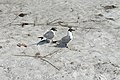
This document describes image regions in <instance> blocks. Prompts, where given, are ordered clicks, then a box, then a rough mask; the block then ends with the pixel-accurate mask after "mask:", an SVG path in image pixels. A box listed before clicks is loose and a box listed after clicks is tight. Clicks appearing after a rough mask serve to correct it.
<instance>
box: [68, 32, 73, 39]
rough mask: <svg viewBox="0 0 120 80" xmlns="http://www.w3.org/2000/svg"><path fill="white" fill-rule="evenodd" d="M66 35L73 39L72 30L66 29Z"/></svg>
mask: <svg viewBox="0 0 120 80" xmlns="http://www.w3.org/2000/svg"><path fill="white" fill-rule="evenodd" d="M67 36H70V39H73V35H72V32H70V31H68V33H67Z"/></svg>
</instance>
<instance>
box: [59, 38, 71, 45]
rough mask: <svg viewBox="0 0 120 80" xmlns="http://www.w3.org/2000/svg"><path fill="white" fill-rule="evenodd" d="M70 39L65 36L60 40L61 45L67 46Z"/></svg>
mask: <svg viewBox="0 0 120 80" xmlns="http://www.w3.org/2000/svg"><path fill="white" fill-rule="evenodd" d="M70 40H71V39H70V36H65V37H63V38H62V39H61V41H60V42H61V43H64V44H67V43H68V42H69V41H70Z"/></svg>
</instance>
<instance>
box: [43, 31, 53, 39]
mask: <svg viewBox="0 0 120 80" xmlns="http://www.w3.org/2000/svg"><path fill="white" fill-rule="evenodd" d="M43 36H44V37H45V38H47V39H52V38H53V37H54V33H53V32H52V31H48V32H46V33H45V34H44V35H43Z"/></svg>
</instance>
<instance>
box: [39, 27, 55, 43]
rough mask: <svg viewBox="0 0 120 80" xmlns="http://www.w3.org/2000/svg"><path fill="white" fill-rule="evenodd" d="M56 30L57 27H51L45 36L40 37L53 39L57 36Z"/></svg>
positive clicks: (48, 39)
mask: <svg viewBox="0 0 120 80" xmlns="http://www.w3.org/2000/svg"><path fill="white" fill-rule="evenodd" d="M55 31H57V29H56V28H51V29H50V30H49V31H47V32H46V33H45V34H44V35H43V37H38V38H41V40H43V39H44V38H45V40H47V41H48V42H50V41H53V38H54V36H55Z"/></svg>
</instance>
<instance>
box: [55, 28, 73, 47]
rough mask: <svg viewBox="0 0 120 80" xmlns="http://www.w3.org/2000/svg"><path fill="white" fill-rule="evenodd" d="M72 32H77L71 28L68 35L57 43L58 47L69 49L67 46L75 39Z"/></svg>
mask: <svg viewBox="0 0 120 80" xmlns="http://www.w3.org/2000/svg"><path fill="white" fill-rule="evenodd" d="M72 31H75V30H74V29H71V28H69V29H68V32H67V35H66V36H64V37H63V38H62V39H61V40H59V41H57V42H58V44H57V46H58V47H66V48H68V46H67V44H68V43H69V42H70V41H71V40H72V39H73V35H72Z"/></svg>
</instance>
